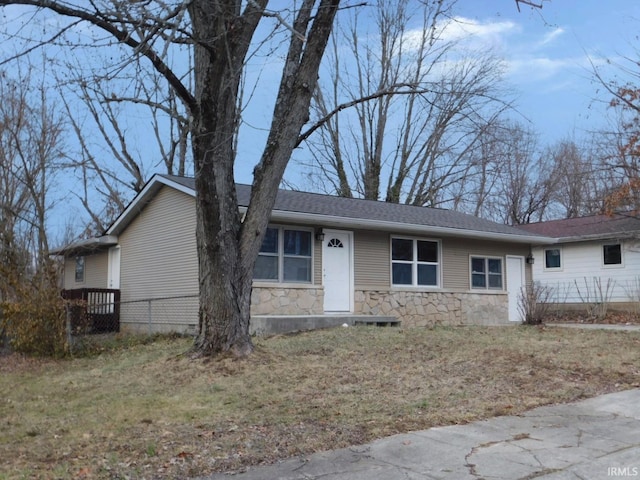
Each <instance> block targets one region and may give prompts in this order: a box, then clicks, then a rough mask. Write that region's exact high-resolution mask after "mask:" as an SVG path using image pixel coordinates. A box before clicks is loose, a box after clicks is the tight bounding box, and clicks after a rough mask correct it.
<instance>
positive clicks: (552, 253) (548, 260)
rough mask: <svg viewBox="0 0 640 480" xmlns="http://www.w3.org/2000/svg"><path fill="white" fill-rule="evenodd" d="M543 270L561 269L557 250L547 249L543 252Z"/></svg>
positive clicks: (558, 250)
mask: <svg viewBox="0 0 640 480" xmlns="http://www.w3.org/2000/svg"><path fill="white" fill-rule="evenodd" d="M544 268H547V269H549V268H561V262H560V249H559V248H548V249H546V250H545V251H544Z"/></svg>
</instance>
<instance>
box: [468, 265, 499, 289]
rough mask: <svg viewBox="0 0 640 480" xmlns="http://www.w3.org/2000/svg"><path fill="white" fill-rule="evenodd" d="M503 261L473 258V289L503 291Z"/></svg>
mask: <svg viewBox="0 0 640 480" xmlns="http://www.w3.org/2000/svg"><path fill="white" fill-rule="evenodd" d="M502 285H503V283H502V259H501V258H487V257H471V288H485V289H490V290H502Z"/></svg>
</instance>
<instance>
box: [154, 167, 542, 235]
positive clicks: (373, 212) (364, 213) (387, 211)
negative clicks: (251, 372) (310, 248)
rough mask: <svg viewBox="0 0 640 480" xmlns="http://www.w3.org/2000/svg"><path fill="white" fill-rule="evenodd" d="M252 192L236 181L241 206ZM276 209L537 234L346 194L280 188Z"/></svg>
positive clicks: (188, 182)
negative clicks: (345, 196)
mask: <svg viewBox="0 0 640 480" xmlns="http://www.w3.org/2000/svg"><path fill="white" fill-rule="evenodd" d="M162 176H163V177H164V178H167V179H169V180H172V181H174V182H176V183H179V184H180V185H182V186H184V187H187V188H189V189H191V190H194V191H195V182H194V179H193V178H189V177H177V176H170V175H162ZM250 193H251V187H250V186H249V185H242V184H238V185H237V194H238V203H239V205H240V206H242V207H246V206H248V205H249V196H250ZM274 211H283V212H297V213H303V214H310V215H324V216H329V217H341V218H345V219H358V220H370V221H379V222H391V223H397V224H410V225H417V226H425V227H427V226H428V227H439V228H448V229H458V230H460V233H461V234H462V233H464V231H474V232H484V233H495V234H503V235H514V236H522V237H525V236H526V237H532V236H535V235H536V234H535V233H534V234H532V233H531V232H527V231H524V230H521V229H519V228H515V227H511V226H509V225H503V224H500V223H496V222H492V221H490V220H484V219H482V218H478V217H474V216H473V215H467V214H465V213H460V212H454V211H451V210H444V209H439V208H427V207H416V206H411V205H404V204H394V203H387V202H379V201H373V200H362V199H354V198H343V197H336V196H331V195H323V194H318V193H307V192H300V191H292V190H279V191H278V196H277V198H276V203H275V206H274ZM541 238H543V237H541Z"/></svg>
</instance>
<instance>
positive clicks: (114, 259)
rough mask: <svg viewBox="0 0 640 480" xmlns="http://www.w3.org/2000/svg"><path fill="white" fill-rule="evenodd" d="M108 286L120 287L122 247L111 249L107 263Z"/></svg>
mask: <svg viewBox="0 0 640 480" xmlns="http://www.w3.org/2000/svg"><path fill="white" fill-rule="evenodd" d="M107 288H113V289H115V290H117V289H119V288H120V247H111V248H110V249H109V264H108V265H107Z"/></svg>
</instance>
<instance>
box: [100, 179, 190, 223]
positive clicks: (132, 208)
mask: <svg viewBox="0 0 640 480" xmlns="http://www.w3.org/2000/svg"><path fill="white" fill-rule="evenodd" d="M165 185H166V186H169V187H171V188H175V189H176V190H178V191H180V192H183V193H186V194H187V195H190V196H192V197H195V194H196V192H195V191H194V190H193V189H191V188H189V187H185V186H184V185H182V184H180V183H178V182H175V181H173V180H171V179H169V178H166V177H164V176H162V175H159V174H155V175H154V176H153V177H151V179H150V180H149V181H148V182H147V184H146V185H145V186H144V188H143V189H142V190H141V191H140V193H138V195H136V196H135V197H134V199H133V200H131V202H130V203H129V205H128V206H127V208H125V209H124V211H123V212H122V213H121V214H120V215H119V216H118V218H116V219H115V221H114V222H113V223H112V224H111V226H109V228H107V230H106V232H105V234H106V235H119V234H120V233H122V231H123V230H124V229H125V228H126V227H127V225H129V223H131V221H132V220H133V219H134V218H135V217H137V216H138V214H139V213H140V212H141V211H142V209H143V208H144V207H145V206H146V205H147V203H149V201H150V200H151V199H152V198H153V197H154V196H155V195H156V193H158V191H159V190H160V188H162V187H163V186H165Z"/></svg>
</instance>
